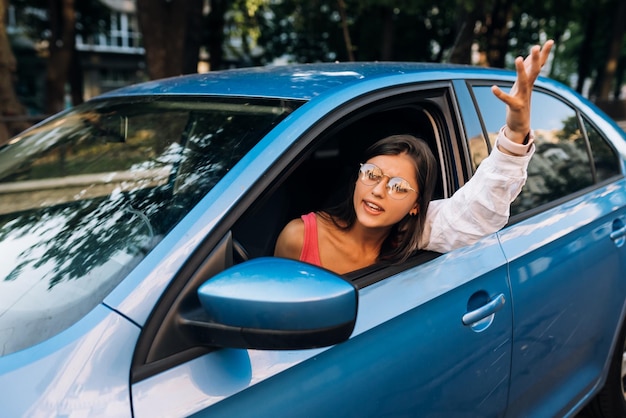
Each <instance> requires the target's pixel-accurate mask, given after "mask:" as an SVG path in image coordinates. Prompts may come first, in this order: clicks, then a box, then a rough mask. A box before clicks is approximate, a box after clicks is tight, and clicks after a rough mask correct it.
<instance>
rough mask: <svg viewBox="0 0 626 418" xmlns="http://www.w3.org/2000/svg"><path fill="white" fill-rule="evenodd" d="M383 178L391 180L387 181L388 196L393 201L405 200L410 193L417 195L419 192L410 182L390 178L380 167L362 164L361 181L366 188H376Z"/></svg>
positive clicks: (399, 178) (400, 178) (360, 170)
mask: <svg viewBox="0 0 626 418" xmlns="http://www.w3.org/2000/svg"><path fill="white" fill-rule="evenodd" d="M383 177H387V178H389V180H388V181H387V186H386V187H387V194H388V195H389V197H391V198H392V199H396V200H402V199H405V198H406V197H407V196H408V195H409V192H415V193H417V190H415V189H414V188H412V187H411V185H410V184H409V182H408V181H406V180H405V179H403V178H402V177H389V176H388V175H386V174H384V173H383V170H381V169H380V168H379V167H378V166H376V165H374V164H369V163H368V164H361V168H360V169H359V180H361V183H363V184H365V185H366V186H375V185H377V184H378V183H380V182H381V181H382V180H383Z"/></svg>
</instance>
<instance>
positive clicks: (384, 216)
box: [353, 154, 419, 228]
mask: <svg viewBox="0 0 626 418" xmlns="http://www.w3.org/2000/svg"><path fill="white" fill-rule="evenodd" d="M365 163H366V164H367V163H368V164H374V165H375V166H376V167H378V168H380V171H381V172H382V174H383V177H382V179H381V180H380V182H378V183H376V182H374V181H367V182H368V183H374V184H373V185H368V184H365V183H364V182H363V181H361V179H360V177H359V179H358V180H357V181H356V186H355V188H354V196H353V200H354V209H355V211H356V218H357V222H359V223H360V224H361V225H363V226H365V227H367V228H389V227H391V226H393V225H394V224H396V223H398V222H400V220H402V218H404V217H405V216H406V215H407V214H408V213H409V212H411V211H414V212H415V210H418V206H417V196H418V193H419V191H418V189H417V173H416V171H415V165H414V163H413V160H412V159H411V158H410V157H409V156H408V155H406V154H400V155H378V156H376V157H373V158H370V159H369V160H367V161H366V162H365ZM394 177H400V178H402V179H404V180H406V181H407V182H408V184H409V185H410V187H411V188H412V189H413V190H409V191H408V193H394V194H393V196H390V193H389V190H388V189H387V185H388V183H389V181H390V179H391V178H394ZM401 196H404V197H403V198H402V199H400V200H398V199H397V198H398V197H401ZM394 197H396V198H394Z"/></svg>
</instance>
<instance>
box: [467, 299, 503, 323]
mask: <svg viewBox="0 0 626 418" xmlns="http://www.w3.org/2000/svg"><path fill="white" fill-rule="evenodd" d="M504 302H506V299H505V297H504V295H503V294H502V293H500V294H499V295H498V296H496V297H495V298H493V299H492V300H491V301H489V302H488V303H487V304H485V305H483V306H481V307H480V308H478V309H474V310H473V311H470V312H467V313H466V314H465V315H463V325H473V324H475V323H476V322H478V321H480V320H482V319H485V318H487V317H488V316H490V315H493V314H494V313H496V312H498V311H499V310H500V309H502V307H503V306H504Z"/></svg>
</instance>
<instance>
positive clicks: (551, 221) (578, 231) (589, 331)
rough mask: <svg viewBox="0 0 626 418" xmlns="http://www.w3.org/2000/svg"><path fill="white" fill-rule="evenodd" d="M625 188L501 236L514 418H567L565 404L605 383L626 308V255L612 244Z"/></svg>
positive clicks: (601, 192)
mask: <svg viewBox="0 0 626 418" xmlns="http://www.w3.org/2000/svg"><path fill="white" fill-rule="evenodd" d="M625 187H626V182H624V181H623V180H622V181H620V182H618V183H615V184H611V185H609V186H606V187H603V188H600V189H597V190H594V191H593V192H590V193H587V194H585V195H584V196H581V197H579V198H577V199H574V200H571V201H569V202H567V203H564V204H562V205H560V206H558V207H557V208H554V209H551V210H549V211H547V212H545V213H542V214H539V215H536V216H534V217H533V218H532V219H529V220H526V221H523V222H520V223H519V224H516V225H515V227H513V228H509V229H506V230H504V231H502V232H500V233H499V234H500V236H501V241H502V247H503V249H504V252H505V254H506V256H507V259H508V260H509V263H510V274H511V287H512V291H513V299H514V308H513V312H514V314H513V316H514V324H515V331H514V336H513V338H514V344H513V347H514V349H513V368H512V385H511V399H510V406H509V407H510V409H509V411H508V412H509V413H510V414H511V415H513V416H519V415H524V416H540V415H541V416H547V415H550V416H556V415H562V414H564V413H566V412H567V411H568V410H569V408H572V407H573V406H575V405H571V404H568V403H564V402H563V399H571V398H576V395H579V396H580V395H582V394H585V393H588V391H589V390H590V389H591V387H590V384H592V382H598V381H599V380H600V379H601V376H602V372H603V371H604V368H605V363H606V360H607V358H608V357H609V353H610V352H611V349H612V345H613V339H614V330H615V329H617V328H619V325H620V318H621V314H622V312H623V310H624V306H625V305H624V294H625V293H626V278H625V277H624V274H623V271H624V268H625V267H626V258H625V257H626V248H624V246H623V245H621V246H618V245H616V243H615V242H614V241H613V240H612V239H611V238H610V235H611V232H613V230H614V226H613V224H614V222H615V221H616V220H621V221H619V223H620V224H621V225H623V222H624V219H625V218H626V209H625V205H626V189H625ZM590 260H594V261H593V262H589V261H590ZM590 301H602V303H598V304H590ZM591 305H593V307H591ZM598 324H603V327H601V329H598ZM600 331H602V332H600ZM548 388H550V390H548ZM550 398H555V399H550ZM551 408H554V409H551ZM563 408H565V409H563Z"/></svg>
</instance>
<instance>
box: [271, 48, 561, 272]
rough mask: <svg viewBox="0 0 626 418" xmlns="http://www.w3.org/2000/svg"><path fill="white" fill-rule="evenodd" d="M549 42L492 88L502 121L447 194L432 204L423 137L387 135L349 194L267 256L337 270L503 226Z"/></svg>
mask: <svg viewBox="0 0 626 418" xmlns="http://www.w3.org/2000/svg"><path fill="white" fill-rule="evenodd" d="M552 45H553V42H552V41H548V42H546V43H545V44H544V45H543V48H541V47H539V46H535V47H533V48H532V49H531V52H530V55H529V56H528V57H527V58H526V59H523V58H521V57H518V58H517V59H516V61H515V67H516V71H517V79H516V81H515V83H514V84H513V87H512V88H511V91H510V92H509V94H506V93H504V92H503V91H502V90H500V89H499V88H498V87H497V86H494V87H492V91H493V93H494V94H495V95H496V97H498V98H499V99H500V100H502V101H503V102H504V103H505V104H506V108H507V110H506V125H505V126H504V127H503V128H502V129H501V130H500V133H499V135H498V138H497V139H496V146H495V147H494V149H493V151H492V152H491V154H490V156H489V157H488V158H486V159H485V160H484V161H483V162H482V163H481V164H480V167H479V168H478V170H476V173H475V174H474V176H473V177H472V179H471V180H470V181H469V182H467V183H466V184H465V185H464V186H463V187H462V188H460V189H459V190H458V191H457V192H456V193H455V194H454V195H453V196H452V197H450V198H448V199H442V200H435V201H432V202H431V198H432V195H433V190H434V187H435V181H436V175H435V173H436V171H435V170H436V162H435V158H434V156H433V155H432V152H431V151H430V148H429V147H428V145H427V144H426V143H425V142H424V141H422V140H420V139H418V138H415V137H413V136H410V135H394V136H391V137H387V138H385V139H382V140H380V141H378V142H377V143H375V144H374V145H372V146H371V147H370V148H369V149H368V150H367V151H366V153H365V155H364V159H363V163H362V164H361V166H360V168H359V171H358V179H357V180H356V182H355V183H354V188H353V190H352V193H351V195H350V198H349V199H348V200H347V201H346V202H345V203H344V204H343V205H340V206H338V207H335V208H331V209H328V210H326V211H321V212H316V213H309V214H307V215H303V216H302V217H301V218H299V219H294V220H292V221H291V222H289V223H288V224H287V226H285V228H284V229H283V231H282V232H281V233H280V235H279V237H278V240H277V243H276V248H275V251H274V255H275V256H278V257H286V258H293V259H298V260H302V261H306V262H309V263H312V264H316V265H320V266H323V267H325V268H327V269H329V270H332V271H334V272H336V273H338V274H344V273H348V272H351V271H354V270H357V269H359V268H363V267H366V266H369V265H371V264H373V263H376V262H378V261H381V260H386V261H391V262H396V261H403V260H406V258H408V257H409V256H410V255H411V253H413V252H414V251H415V250H417V249H425V250H431V251H437V252H446V251H450V250H452V249H455V248H459V247H462V246H464V245H469V244H471V243H473V242H475V241H476V240H478V239H480V238H481V237H483V236H485V235H488V234H491V233H493V232H496V231H497V230H499V229H500V228H502V227H503V226H504V225H505V224H506V222H507V221H508V216H509V209H510V204H511V202H512V201H513V200H514V199H515V197H517V195H518V194H519V192H520V191H521V188H522V186H523V185H524V183H525V181H526V168H527V167H528V162H529V160H530V158H531V156H532V154H533V152H534V145H533V144H532V142H533V138H532V133H531V131H530V98H531V93H532V88H533V84H534V82H535V80H536V79H537V77H538V75H539V71H540V70H541V67H542V66H543V65H544V64H545V62H546V60H547V58H548V55H549V53H550V50H551V48H552Z"/></svg>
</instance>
